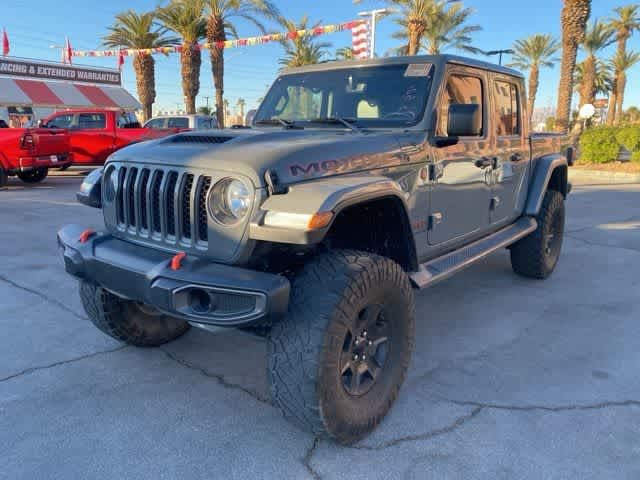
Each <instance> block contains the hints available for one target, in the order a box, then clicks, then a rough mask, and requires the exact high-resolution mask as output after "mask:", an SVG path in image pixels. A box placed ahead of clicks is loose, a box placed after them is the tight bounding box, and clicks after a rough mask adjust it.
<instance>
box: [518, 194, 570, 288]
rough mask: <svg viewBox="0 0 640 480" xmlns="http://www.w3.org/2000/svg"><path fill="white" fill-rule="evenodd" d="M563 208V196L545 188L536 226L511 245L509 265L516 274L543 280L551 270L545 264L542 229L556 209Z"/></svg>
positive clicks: (551, 218)
mask: <svg viewBox="0 0 640 480" xmlns="http://www.w3.org/2000/svg"><path fill="white" fill-rule="evenodd" d="M561 208H564V196H563V195H562V193H560V192H558V191H555V190H547V192H546V193H545V196H544V199H543V201H542V206H541V208H540V212H539V213H538V216H537V221H538V228H537V229H536V230H535V231H533V232H532V233H531V234H529V235H528V236H526V237H525V238H523V239H522V240H520V241H518V242H517V243H515V244H514V245H513V246H512V247H511V249H510V250H511V266H512V268H513V271H514V272H515V273H517V274H518V275H522V276H525V277H530V278H536V279H540V280H544V279H545V278H547V277H548V276H549V275H551V273H552V272H553V269H551V270H549V269H548V268H547V266H546V265H545V255H546V254H545V251H544V248H545V245H544V236H543V234H544V230H545V227H546V225H548V224H549V223H550V222H551V221H552V220H553V216H554V214H555V212H556V211H557V210H558V209H561Z"/></svg>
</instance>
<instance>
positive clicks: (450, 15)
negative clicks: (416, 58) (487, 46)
mask: <svg viewBox="0 0 640 480" xmlns="http://www.w3.org/2000/svg"><path fill="white" fill-rule="evenodd" d="M389 1H390V2H391V3H393V4H395V5H398V6H399V7H400V9H401V13H400V18H397V19H395V20H394V22H395V23H396V24H397V25H399V26H400V27H401V29H400V30H399V31H398V32H396V33H394V34H393V38H395V39H398V40H402V41H403V46H401V47H400V48H399V49H398V51H399V52H400V53H402V54H405V55H417V54H418V52H419V51H420V50H421V49H423V50H426V52H427V53H428V54H429V55H438V54H440V53H442V52H443V51H444V50H449V49H454V50H462V51H465V52H469V53H479V52H480V51H481V50H480V49H478V48H475V47H473V46H472V45H471V41H472V39H471V34H472V33H474V32H477V31H480V30H482V27H480V26H479V25H466V23H467V22H468V20H469V17H470V16H471V15H472V14H473V12H474V11H473V9H472V8H467V7H465V6H464V4H463V3H462V2H461V1H458V0H389Z"/></svg>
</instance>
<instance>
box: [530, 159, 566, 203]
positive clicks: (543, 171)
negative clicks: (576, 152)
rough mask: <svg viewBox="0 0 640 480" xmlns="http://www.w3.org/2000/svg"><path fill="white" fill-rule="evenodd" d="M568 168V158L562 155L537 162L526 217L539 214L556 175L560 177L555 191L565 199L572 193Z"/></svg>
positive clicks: (557, 179) (557, 178)
mask: <svg viewBox="0 0 640 480" xmlns="http://www.w3.org/2000/svg"><path fill="white" fill-rule="evenodd" d="M568 166H569V164H568V162H567V158H566V157H565V156H563V155H560V154H553V155H547V156H545V157H541V158H539V159H538V160H537V161H536V162H535V169H534V170H533V174H532V177H531V182H530V183H529V193H528V195H527V202H526V204H525V211H524V213H525V215H531V216H536V215H537V214H538V212H539V211H540V207H541V206H542V200H543V199H544V195H545V193H546V192H547V189H548V188H549V183H550V182H551V179H552V177H553V176H554V173H555V174H556V175H559V177H556V181H554V184H553V189H554V190H558V191H559V192H560V193H562V195H563V196H564V197H565V198H566V197H567V195H568V194H569V191H570V186H569V182H568ZM556 172H557V173H556Z"/></svg>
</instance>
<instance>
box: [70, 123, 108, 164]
mask: <svg viewBox="0 0 640 480" xmlns="http://www.w3.org/2000/svg"><path fill="white" fill-rule="evenodd" d="M107 122H108V119H107V113H106V112H83V113H78V114H77V117H76V119H75V120H74V123H73V125H72V127H71V145H72V147H73V152H74V162H76V163H87V164H92V163H104V161H105V160H106V159H107V157H108V156H109V155H111V153H113V150H114V138H113V131H112V130H111V129H110V128H107V127H108V124H107Z"/></svg>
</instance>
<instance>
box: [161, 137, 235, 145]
mask: <svg viewBox="0 0 640 480" xmlns="http://www.w3.org/2000/svg"><path fill="white" fill-rule="evenodd" d="M234 138H235V137H222V136H217V135H216V136H213V135H176V136H174V137H170V138H169V139H167V143H208V144H217V143H225V142H228V141H229V140H233V139H234Z"/></svg>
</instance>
